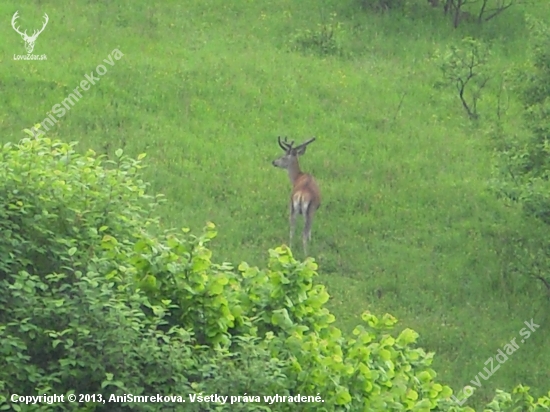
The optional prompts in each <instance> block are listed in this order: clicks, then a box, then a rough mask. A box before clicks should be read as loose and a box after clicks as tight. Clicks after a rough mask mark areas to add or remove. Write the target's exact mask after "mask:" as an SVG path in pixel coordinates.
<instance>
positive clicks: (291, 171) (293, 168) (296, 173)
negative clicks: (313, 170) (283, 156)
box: [288, 159, 303, 185]
mask: <svg viewBox="0 0 550 412" xmlns="http://www.w3.org/2000/svg"><path fill="white" fill-rule="evenodd" d="M302 174H303V173H302V171H301V170H300V164H299V163H298V159H293V161H292V162H291V163H290V166H289V167H288V178H289V179H290V183H291V184H292V185H294V182H296V179H298V177H300V175H302Z"/></svg>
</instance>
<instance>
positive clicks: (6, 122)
mask: <svg viewBox="0 0 550 412" xmlns="http://www.w3.org/2000/svg"><path fill="white" fill-rule="evenodd" d="M17 10H18V11H19V15H20V18H19V20H18V24H19V25H20V26H21V28H22V29H26V28H28V31H29V32H32V30H33V29H34V28H38V27H40V25H41V24H42V16H43V14H44V13H47V14H48V15H49V23H48V26H47V27H46V28H45V30H44V32H43V33H41V34H40V36H39V37H38V39H37V41H36V46H35V49H34V52H33V53H34V54H46V55H47V60H45V61H23V60H14V58H13V55H14V54H24V52H25V50H24V43H23V41H22V39H21V37H20V36H19V35H17V33H15V32H14V30H13V29H12V27H11V25H10V21H11V18H12V16H13V14H14V13H15V11H17ZM549 12H550V4H548V3H547V2H543V1H540V2H538V3H537V2H535V3H534V4H532V5H530V6H529V7H527V6H525V9H523V8H522V7H521V6H519V5H518V6H514V7H512V8H510V9H509V10H507V11H506V12H505V13H503V14H502V15H501V16H499V17H498V18H495V19H493V20H491V21H490V22H488V23H487V24H484V25H483V26H481V27H478V26H476V25H471V24H470V25H468V24H464V25H461V26H459V28H458V29H456V30H455V29H453V28H452V25H451V24H450V22H449V21H448V20H447V19H444V18H443V16H442V14H441V12H440V11H439V10H432V9H431V8H430V7H428V6H425V7H424V4H423V3H422V2H419V6H418V7H412V6H411V7H410V8H408V9H407V12H406V13H405V14H403V13H397V12H396V13H374V12H373V11H369V10H363V9H361V8H360V7H359V6H358V3H357V2H355V1H351V0H349V1H337V0H331V1H329V0H327V1H320V0H302V1H290V0H280V1H274V2H266V1H264V2H262V1H253V0H241V1H235V2H228V1H222V0H200V1H198V0H189V1H187V2H176V1H171V0H167V1H164V2H157V4H152V3H150V2H146V1H143V0H134V1H129V0H120V1H118V2H108V1H100V0H97V1H92V0H90V1H77V2H67V1H53V0H42V1H36V0H33V1H29V2H25V3H24V4H21V3H19V2H14V1H11V0H8V1H5V2H2V4H1V5H0V15H2V16H3V18H2V22H3V23H2V24H1V25H0V36H1V37H2V39H3V41H2V43H1V44H0V49H1V50H2V53H1V54H0V63H1V64H0V91H1V94H0V104H1V109H2V110H0V139H1V141H2V142H7V141H18V140H19V139H21V138H23V137H24V136H25V135H24V133H22V129H24V128H29V127H31V126H32V125H33V124H35V123H38V122H41V121H42V120H43V119H44V118H45V117H46V116H47V115H48V113H49V112H50V111H51V110H52V106H54V105H55V104H59V103H61V102H62V101H63V99H65V98H66V97H67V96H68V95H69V94H70V93H72V91H73V90H74V89H75V88H76V87H77V86H78V85H79V84H80V82H81V81H82V80H85V76H86V75H87V74H88V75H90V74H91V73H92V72H95V71H96V67H97V66H98V65H99V64H103V65H105V67H106V69H107V71H106V73H105V74H104V75H102V76H97V74H96V77H99V78H100V80H99V81H97V82H96V84H95V85H92V86H91V87H90V88H89V90H87V91H82V92H81V93H82V97H81V98H80V99H79V100H78V102H76V103H75V104H74V106H73V107H71V108H70V110H68V111H67V113H66V114H65V115H64V116H62V117H61V118H59V121H58V123H57V124H55V125H54V126H53V127H51V128H50V130H49V131H48V133H47V135H48V136H50V137H57V138H61V139H62V140H64V141H75V140H76V141H78V142H79V148H80V149H81V150H85V149H88V148H93V149H94V150H96V151H97V152H108V153H113V152H114V151H115V150H116V149H117V148H119V147H124V150H125V152H126V153H128V154H131V155H133V156H137V155H138V154H139V153H142V152H146V153H147V158H146V164H147V166H148V168H147V169H146V171H145V177H146V179H147V180H148V181H150V182H151V192H152V193H164V194H165V195H166V198H167V202H166V203H165V204H164V205H163V207H162V210H161V213H162V222H163V225H164V227H189V228H191V229H192V230H194V231H199V230H200V229H201V227H202V226H203V225H204V224H205V223H206V222H207V221H212V222H214V223H215V224H216V225H217V227H218V231H219V235H218V237H217V238H216V239H215V241H214V242H213V243H212V249H213V251H214V254H215V256H216V258H215V259H216V260H218V261H220V262H221V261H231V262H234V263H238V262H240V261H247V262H248V263H249V264H254V265H263V264H264V262H265V261H266V258H267V250H268V249H269V248H272V247H275V246H278V245H280V244H282V243H287V242H288V195H289V193H290V184H289V181H288V178H287V176H286V173H285V172H284V171H282V170H280V169H277V168H274V167H273V166H272V165H271V161H272V160H273V159H275V158H276V157H279V156H280V155H281V153H282V152H281V150H280V148H279V147H278V145H277V136H279V135H280V136H288V137H289V138H290V139H292V140H296V141H298V142H301V141H303V140H305V139H307V138H309V137H311V136H315V137H316V138H317V140H316V141H315V142H314V143H312V144H311V145H310V146H309V148H308V151H307V153H306V154H305V156H304V157H303V158H301V161H300V164H301V167H302V169H303V170H304V171H307V172H309V173H312V174H313V175H314V176H315V178H316V179H317V181H318V183H319V186H320V188H321V192H322V205H321V208H320V209H319V210H318V212H317V214H316V216H315V220H314V222H313V230H312V242H311V244H310V247H309V249H310V250H309V252H310V254H311V256H313V257H314V258H315V259H316V261H317V262H318V264H319V274H320V281H321V282H322V283H324V284H325V285H327V287H328V290H329V293H330V294H331V302H330V307H331V309H332V310H333V311H334V312H335V314H336V316H337V319H338V321H337V322H338V324H339V326H341V327H342V328H343V329H344V330H346V331H351V330H352V328H353V327H354V326H355V325H356V324H357V323H358V322H359V320H360V314H361V313H362V312H363V311H365V310H369V311H371V312H373V313H376V314H379V315H382V314H383V313H386V312H389V313H391V314H393V315H394V316H396V317H397V318H398V319H399V320H400V323H399V325H400V326H401V327H402V328H405V327H410V328H412V329H414V330H416V331H418V332H419V333H420V335H421V338H420V344H421V345H422V346H423V347H425V348H426V349H427V350H429V351H435V352H436V357H435V361H434V366H435V369H436V371H437V372H438V374H439V378H440V380H442V381H444V382H446V383H447V384H449V385H450V386H451V387H452V388H453V389H454V390H455V391H460V390H461V389H462V388H463V387H464V386H465V385H471V383H470V381H471V380H472V379H475V377H476V375H477V374H478V372H482V373H483V368H484V367H487V365H485V362H486V360H487V359H488V358H489V357H491V356H495V355H496V354H497V350H498V349H500V348H502V347H503V346H504V345H505V344H507V343H508V342H510V341H511V340H512V339H513V338H518V343H519V331H520V329H522V328H523V327H525V325H524V321H529V320H531V319H533V321H534V323H536V324H538V325H540V328H539V329H538V330H537V331H536V333H533V334H532V336H531V337H530V338H529V340H526V341H525V342H524V343H519V346H520V349H519V350H518V351H517V352H516V353H514V354H513V355H512V356H510V359H509V360H508V361H507V362H506V363H505V364H503V365H502V366H501V367H500V369H499V370H498V371H496V372H495V374H494V375H493V376H492V377H491V378H490V379H488V380H487V381H484V380H481V383H482V387H481V388H480V389H479V390H478V393H476V395H475V396H474V399H473V400H472V401H469V403H468V405H470V406H472V405H474V404H476V403H477V402H480V401H482V400H483V401H486V400H488V399H490V398H492V396H493V395H494V390H495V388H503V389H507V390H511V389H512V387H513V386H514V385H516V384H518V383H524V384H526V385H528V386H531V387H532V388H533V389H534V392H535V393H536V394H541V393H543V392H547V391H548V390H549V389H550V372H549V370H550V368H549V366H548V365H549V364H550V351H549V350H548V343H547V342H548V340H549V339H550V332H549V326H550V317H549V313H550V312H549V311H548V297H547V295H546V291H545V289H544V288H543V287H542V286H541V285H540V284H539V283H537V282H536V281H535V280H533V279H531V278H529V273H516V272H515V271H513V270H511V269H510V266H511V263H513V262H511V261H510V260H511V258H510V253H509V251H510V250H511V249H513V248H514V247H516V245H520V244H521V245H522V244H528V243H529V242H533V243H534V244H536V243H538V242H542V241H543V239H544V238H545V236H546V233H547V228H545V227H543V226H542V225H541V224H540V223H539V222H538V221H535V220H533V219H531V218H528V217H525V216H524V215H523V214H522V212H521V210H520V209H519V208H518V207H517V206H516V205H513V204H508V203H505V202H503V201H502V200H499V199H497V198H496V197H495V196H494V194H492V193H491V192H490V191H489V190H488V182H489V181H490V179H491V177H492V175H491V173H492V168H493V148H494V142H493V141H492V140H491V139H490V137H489V136H490V131H491V129H492V128H493V127H494V124H495V122H496V121H497V96H498V94H499V87H500V83H499V80H498V79H499V77H498V75H499V74H500V73H503V72H504V71H505V70H507V69H509V68H510V67H512V66H514V65H516V64H522V63H523V62H524V61H525V60H526V59H527V58H528V55H527V47H526V45H527V42H528V32H527V28H526V23H525V19H524V13H529V14H533V15H550V14H549ZM323 23H324V24H332V25H334V28H335V32H334V33H335V34H334V36H335V37H334V38H335V39H336V41H337V43H335V45H336V46H335V47H337V48H338V50H340V51H341V53H339V54H335V55H316V54H313V53H302V52H299V51H296V50H294V49H293V47H292V46H293V44H295V42H296V39H299V38H300V36H302V37H303V36H304V33H305V31H306V30H312V31H315V30H319V29H318V25H319V24H323ZM464 36H474V37H476V38H479V39H482V40H484V41H486V42H487V43H489V44H491V45H492V56H491V59H490V65H491V70H492V71H493V72H494V73H496V76H495V78H494V79H492V80H491V82H489V84H488V86H487V88H486V89H484V93H483V95H482V100H481V101H480V103H479V112H480V120H479V121H477V122H475V123H473V122H471V121H470V120H469V119H468V118H467V116H466V114H465V112H464V110H463V109H462V107H461V104H460V101H459V99H458V97H457V93H456V91H455V90H453V88H452V87H438V86H437V82H438V81H439V80H440V79H441V73H440V70H439V67H438V64H437V62H436V61H435V60H434V56H436V55H437V53H438V52H442V51H444V50H445V49H446V47H448V46H449V45H451V44H456V43H457V42H458V41H460V39H461V38H462V37H464ZM114 49H118V50H119V51H120V52H121V53H122V54H123V55H122V56H121V57H120V59H119V60H116V59H114V60H113V62H114V64H113V65H112V66H111V65H109V64H106V63H104V62H103V60H104V59H108V56H109V54H110V53H111V52H112V51H113V50H114ZM502 96H504V97H502ZM501 98H502V99H503V100H504V101H505V105H504V106H505V108H506V111H505V113H504V114H502V115H501V119H500V122H501V123H502V126H503V127H504V129H505V130H506V131H507V132H508V133H512V134H513V133H522V123H521V107H520V106H519V103H518V101H517V100H516V97H515V95H514V94H513V93H512V92H510V91H508V90H506V91H505V93H504V94H501ZM301 224H302V220H301V219H299V225H298V228H297V236H296V238H295V240H296V242H295V244H294V245H293V250H294V253H295V255H296V256H297V257H299V258H303V255H302V249H301V242H300V234H301ZM518 247H519V246H518Z"/></svg>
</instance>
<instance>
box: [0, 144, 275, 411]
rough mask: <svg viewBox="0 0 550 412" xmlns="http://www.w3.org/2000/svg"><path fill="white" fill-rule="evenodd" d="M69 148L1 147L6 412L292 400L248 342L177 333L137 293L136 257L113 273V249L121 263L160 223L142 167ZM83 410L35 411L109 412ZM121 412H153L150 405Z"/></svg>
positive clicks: (1, 402) (0, 301)
mask: <svg viewBox="0 0 550 412" xmlns="http://www.w3.org/2000/svg"><path fill="white" fill-rule="evenodd" d="M73 147H74V144H67V143H62V142H60V141H58V140H50V139H48V138H26V139H23V140H22V141H21V142H20V143H19V144H16V145H5V146H4V147H3V148H2V152H1V156H2V157H1V160H0V162H1V164H2V168H1V169H0V170H1V172H0V173H2V180H1V182H0V194H1V200H0V202H1V203H0V210H1V211H2V216H1V218H0V228H1V231H2V234H3V236H2V237H1V244H2V247H1V248H0V261H1V262H2V266H1V267H0V341H2V345H1V347H0V354H1V359H2V363H1V366H2V367H1V368H0V387H1V388H2V396H1V397H0V409H2V410H6V408H7V409H8V410H9V409H10V408H13V409H14V410H20V409H18V407H19V404H18V403H11V402H9V399H10V398H11V396H12V395H13V394H18V395H41V394H44V393H46V394H53V393H56V394H65V395H66V396H67V395H68V394H70V393H74V394H76V395H79V394H94V393H96V394H102V396H103V399H105V400H108V399H109V397H110V396H111V395H118V396H122V395H124V394H128V393H131V394H133V395H153V394H156V393H161V394H183V395H186V394H188V393H195V392H200V391H204V392H212V391H217V392H221V391H223V390H227V388H231V387H233V388H235V390H237V389H239V390H241V389H242V390H243V391H244V392H246V391H247V390H249V391H252V392H258V391H259V390H269V391H273V392H279V393H285V388H284V386H281V381H282V379H283V377H282V375H281V372H280V369H281V367H280V365H279V363H277V362H276V361H274V360H272V359H271V358H270V356H269V352H268V351H267V350H265V349H263V350H262V348H261V347H259V346H258V345H256V344H255V342H254V341H252V340H250V339H244V338H243V339H241V340H240V341H239V344H238V345H237V344H236V345H235V347H236V349H235V350H234V351H233V353H228V352H227V350H221V349H209V348H208V347H201V346H197V339H196V337H195V336H193V333H192V329H193V328H191V327H182V326H178V325H171V324H170V323H169V322H168V317H167V314H168V311H167V310H165V309H164V308H163V307H162V306H161V305H153V304H151V302H150V301H149V300H148V299H147V296H146V295H145V294H144V293H142V292H140V291H139V290H138V289H137V288H136V285H135V284H134V282H133V278H132V277H131V276H129V275H130V274H131V273H133V272H137V270H136V268H133V267H132V266H131V264H132V261H131V260H130V259H129V258H126V259H125V261H124V263H125V264H126V265H127V266H126V268H127V269H128V270H124V267H123V266H122V265H117V269H119V271H118V272H117V274H115V273H114V272H113V270H112V269H111V268H112V267H113V265H114V264H116V261H113V260H112V259H111V256H112V253H111V252H112V248H111V247H110V246H112V245H113V244H114V245H116V248H117V249H118V250H119V253H120V255H121V256H122V255H124V253H123V251H124V250H126V251H127V252H130V251H132V250H133V248H134V247H135V244H137V245H138V246H137V247H139V244H140V243H139V241H138V239H139V238H142V237H143V236H144V233H146V228H147V226H148V225H149V224H151V223H153V222H155V219H153V218H150V217H148V216H150V213H152V212H153V210H154V208H155V206H156V203H155V202H152V201H151V198H150V197H149V196H147V195H145V194H144V190H145V186H146V185H145V184H144V183H143V182H142V181H141V180H140V179H139V178H138V177H137V173H138V171H139V169H140V168H141V165H140V160H133V159H130V158H128V157H125V156H122V154H121V153H120V152H119V151H117V159H116V160H115V161H112V162H111V161H109V160H107V159H105V157H104V156H96V155H95V154H94V153H93V152H92V151H88V152H87V153H86V154H85V155H79V154H78V153H76V152H75V151H74V150H73ZM139 158H143V156H139ZM114 235H116V237H118V238H119V239H121V241H120V242H116V238H115V236H114ZM159 246H162V245H159ZM139 268H141V267H139V266H138V269H139ZM193 270H194V272H192V273H197V274H199V275H200V273H202V272H201V271H202V270H203V269H201V268H200V267H199V266H193ZM212 306H213V305H212ZM223 318H224V317H223V315H222V314H220V317H219V318H218V319H223ZM196 319H199V317H198V316H197V318H196ZM189 323H192V320H189ZM179 324H180V325H181V322H180V323H179ZM243 370H246V374H244V373H240V374H239V373H232V371H233V372H235V371H243ZM220 371H221V372H220ZM268 377H269V380H268V379H267V378H268ZM60 405H61V406H60ZM83 407H84V406H83V405H82V404H80V406H79V405H78V403H70V402H66V403H64V404H59V403H56V404H53V405H48V404H43V405H41V406H40V407H38V409H34V410H41V411H48V410H77V409H78V410H98V411H102V410H112V408H113V406H112V404H111V406H109V403H108V402H107V403H106V404H94V403H88V404H87V405H86V406H85V409H83ZM60 408H61V409H60ZM120 408H121V409H119V410H129V409H130V408H131V409H134V410H144V411H146V410H158V409H157V408H155V407H154V404H150V403H141V404H133V405H132V406H130V404H120ZM196 408H198V406H196V405H191V406H189V407H187V408H184V410H198V409H196ZM180 409H181V407H180ZM233 410H235V409H233ZM240 410H255V409H254V408H252V407H251V406H250V405H249V406H247V405H245V406H242V407H241V409H240Z"/></svg>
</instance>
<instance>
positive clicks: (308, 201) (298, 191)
mask: <svg viewBox="0 0 550 412" xmlns="http://www.w3.org/2000/svg"><path fill="white" fill-rule="evenodd" d="M313 141H315V137H312V138H311V139H309V140H308V141H306V142H304V143H302V144H301V145H299V146H296V147H293V146H294V140H293V141H292V142H290V143H289V142H287V138H286V137H285V140H284V141H281V137H280V136H279V137H278V142H279V146H280V147H281V149H283V151H284V152H285V154H284V155H283V156H281V157H279V158H278V159H275V160H274V161H273V166H275V167H279V168H281V169H286V170H287V172H288V177H289V178H290V183H291V184H292V192H291V194H290V241H289V246H290V247H291V248H292V237H293V236H294V229H295V227H296V216H297V215H303V216H304V219H305V224H304V231H303V234H302V244H303V248H304V254H305V255H306V256H307V242H308V240H311V224H312V222H313V215H314V214H315V212H316V211H317V209H319V206H321V193H320V191H319V186H317V182H316V181H315V179H314V178H313V176H312V175H310V174H308V173H304V172H302V171H301V170H300V164H299V163H298V157H299V156H302V155H303V154H304V153H305V152H306V148H307V146H308V145H309V144H310V143H312V142H313Z"/></svg>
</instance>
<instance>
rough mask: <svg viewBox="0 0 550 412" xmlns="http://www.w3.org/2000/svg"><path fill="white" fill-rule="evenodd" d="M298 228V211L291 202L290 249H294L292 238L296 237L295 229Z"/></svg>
mask: <svg viewBox="0 0 550 412" xmlns="http://www.w3.org/2000/svg"><path fill="white" fill-rule="evenodd" d="M295 227H296V209H294V205H293V204H292V200H291V201H290V240H289V242H288V247H289V248H291V249H292V238H293V237H294V228H295Z"/></svg>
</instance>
